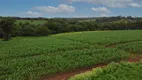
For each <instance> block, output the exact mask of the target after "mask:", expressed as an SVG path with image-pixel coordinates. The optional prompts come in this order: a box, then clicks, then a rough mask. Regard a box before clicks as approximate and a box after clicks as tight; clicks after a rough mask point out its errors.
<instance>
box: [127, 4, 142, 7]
mask: <svg viewBox="0 0 142 80" xmlns="http://www.w3.org/2000/svg"><path fill="white" fill-rule="evenodd" d="M129 5H130V6H131V7H142V6H141V5H140V4H137V3H130V4H129Z"/></svg>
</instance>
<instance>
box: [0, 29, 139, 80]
mask: <svg viewBox="0 0 142 80" xmlns="http://www.w3.org/2000/svg"><path fill="white" fill-rule="evenodd" d="M141 48H142V31H141V30H127V31H125V30H124V31H90V32H75V33H64V34H57V35H52V36H48V37H15V38H13V39H12V40H10V41H8V42H4V41H2V40H0V80H39V79H40V78H41V77H42V76H50V75H54V74H57V73H59V72H70V71H72V70H74V69H77V68H85V67H89V66H93V65H97V64H106V63H111V62H117V61H121V60H125V59H128V58H129V57H130V56H131V55H132V54H133V55H139V56H141V53H142V49H141ZM113 65H114V66H113ZM125 65H128V67H129V65H130V67H131V65H132V66H134V67H132V68H136V69H137V70H139V72H137V73H138V74H139V73H140V72H142V71H141V70H142V69H141V68H142V67H141V66H142V63H141V62H139V63H134V64H131V63H130V64H129V63H121V64H110V66H112V67H114V69H116V67H118V68H120V69H121V67H123V66H124V68H127V66H125ZM137 65H139V66H137ZM99 70H100V69H99ZM101 70H103V69H101ZM104 70H105V69H104ZM105 71H106V73H107V72H109V71H110V70H109V69H108V70H105ZM122 71H123V69H122ZM124 72H125V71H124ZM134 72H136V71H134ZM101 74H104V72H101ZM112 74H115V73H112ZM116 74H120V73H119V72H118V73H116ZM97 75H98V74H97ZM98 76H99V75H98ZM106 76H107V75H104V77H106ZM108 76H111V74H110V75H108ZM104 77H102V78H104ZM112 77H113V76H112ZM124 77H125V76H124ZM140 77H141V76H140ZM88 78H91V77H90V76H89V77H88ZM102 78H99V79H100V80H101V79H102ZM91 79H92V78H91ZM91 79H90V80H91ZM128 79H129V78H128ZM71 80H81V79H71ZM138 80H139V79H138Z"/></svg>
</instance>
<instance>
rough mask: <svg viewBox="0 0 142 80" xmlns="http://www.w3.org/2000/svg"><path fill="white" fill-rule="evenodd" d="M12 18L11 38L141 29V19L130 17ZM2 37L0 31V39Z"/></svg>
mask: <svg viewBox="0 0 142 80" xmlns="http://www.w3.org/2000/svg"><path fill="white" fill-rule="evenodd" d="M14 18H15V19H16V22H15V24H16V25H15V26H14V29H13V31H12V33H11V35H12V36H46V35H51V34H58V33H65V32H79V31H98V30H101V31H102V30H137V29H142V18H137V17H130V16H128V17H121V16H118V17H108V18H105V17H102V18H90V19H89V18H86V19H76V18H74V19H72V18H71V19H70V18H69V19H68V18H52V19H47V18H19V17H14ZM0 19H1V20H3V19H4V17H0ZM1 25H2V24H1ZM38 29H40V30H38ZM2 36H3V35H2V32H1V31H0V37H2Z"/></svg>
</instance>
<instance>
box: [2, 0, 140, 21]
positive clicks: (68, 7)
mask: <svg viewBox="0 0 142 80" xmlns="http://www.w3.org/2000/svg"><path fill="white" fill-rule="evenodd" d="M120 15H121V16H134V17H142V0H0V16H17V17H48V18H51V17H107V16H120Z"/></svg>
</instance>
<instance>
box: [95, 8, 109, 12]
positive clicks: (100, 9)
mask: <svg viewBox="0 0 142 80" xmlns="http://www.w3.org/2000/svg"><path fill="white" fill-rule="evenodd" d="M92 10H93V11H95V12H101V13H110V11H109V10H108V9H107V8H106V7H98V8H94V7H92Z"/></svg>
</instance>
